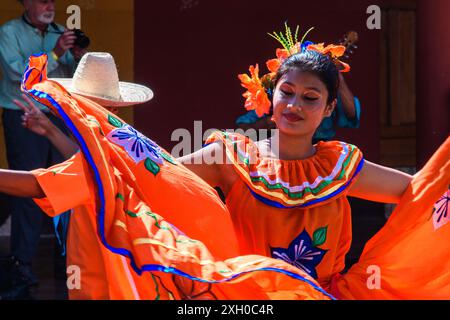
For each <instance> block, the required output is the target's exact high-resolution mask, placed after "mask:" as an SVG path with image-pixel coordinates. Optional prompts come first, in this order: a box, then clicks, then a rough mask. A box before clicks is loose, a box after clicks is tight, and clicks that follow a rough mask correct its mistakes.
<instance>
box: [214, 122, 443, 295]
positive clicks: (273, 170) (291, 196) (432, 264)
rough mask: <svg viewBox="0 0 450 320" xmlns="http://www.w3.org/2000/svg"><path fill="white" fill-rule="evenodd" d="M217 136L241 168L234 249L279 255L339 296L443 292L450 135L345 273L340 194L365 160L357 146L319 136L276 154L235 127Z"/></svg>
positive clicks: (348, 229)
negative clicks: (306, 146) (308, 152)
mask: <svg viewBox="0 0 450 320" xmlns="http://www.w3.org/2000/svg"><path fill="white" fill-rule="evenodd" d="M217 141H220V142H222V143H223V145H224V146H225V149H226V151H227V156H228V160H230V161H231V163H232V165H233V168H234V169H235V171H236V172H237V174H238V176H239V178H238V179H237V181H236V182H235V184H234V185H233V186H232V188H231V190H230V192H229V194H228V196H227V198H226V205H227V207H228V209H229V211H230V214H231V217H232V221H233V225H234V229H235V232H236V234H237V238H238V241H239V248H240V252H239V254H242V255H248V254H259V255H265V256H268V257H273V258H277V259H281V260H283V261H286V262H287V263H289V264H291V265H294V266H295V267H297V268H299V269H300V270H302V271H304V272H305V273H307V274H308V275H310V276H311V277H313V278H314V279H316V280H317V281H318V282H319V283H320V285H321V286H322V287H323V288H324V289H326V290H327V291H328V292H330V293H332V294H333V295H334V297H336V298H340V299H450V223H448V222H449V221H450V214H449V208H448V207H449V196H450V193H449V184H450V138H448V139H447V141H446V142H445V143H444V144H443V145H442V146H441V148H440V149H439V151H438V152H436V154H435V155H434V156H433V158H432V159H431V160H430V161H429V162H428V164H427V165H426V166H425V167H424V168H423V169H422V170H421V171H420V172H419V173H418V174H416V176H415V177H414V179H413V181H412V182H411V184H410V186H409V188H408V189H407V191H406V192H405V194H404V195H403V197H402V199H401V202H400V203H399V205H398V206H397V208H396V210H395V211H394V212H393V214H392V215H391V217H390V218H389V220H388V221H387V223H386V225H385V226H384V227H383V228H382V229H381V230H380V231H379V232H378V233H377V234H376V235H375V236H374V237H373V238H372V239H371V240H370V241H369V242H368V243H367V244H366V246H365V249H364V252H363V254H362V256H361V257H360V260H359V262H358V263H356V264H355V265H353V266H352V267H351V268H350V270H349V271H348V272H347V273H346V274H341V272H342V271H343V269H344V267H345V255H346V253H347V252H348V250H349V248H350V245H351V240H352V226H351V210H350V206H349V203H348V200H347V197H346V194H347V191H348V189H349V186H350V185H351V184H352V182H354V181H355V180H356V179H357V178H358V173H359V172H360V170H361V168H362V167H363V166H364V159H363V155H362V152H361V151H360V150H359V149H358V148H357V147H355V146H353V145H351V144H348V143H345V142H339V141H330V142H319V143H318V144H317V145H316V150H317V151H316V154H315V155H314V156H312V157H310V158H307V159H304V160H280V159H273V158H267V157H263V156H261V155H260V152H259V149H258V146H257V145H256V144H255V143H254V142H253V141H252V140H250V139H248V138H247V137H245V136H243V135H241V134H237V133H229V132H219V131H217V132H214V133H213V134H212V135H211V136H210V137H209V138H208V139H207V141H206V143H207V144H209V143H213V142H217ZM443 193H444V195H442V194H443Z"/></svg>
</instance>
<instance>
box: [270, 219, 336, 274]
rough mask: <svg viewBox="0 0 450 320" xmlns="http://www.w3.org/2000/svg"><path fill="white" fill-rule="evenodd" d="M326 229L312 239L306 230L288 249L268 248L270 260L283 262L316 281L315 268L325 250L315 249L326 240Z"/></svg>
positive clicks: (320, 229)
mask: <svg viewBox="0 0 450 320" xmlns="http://www.w3.org/2000/svg"><path fill="white" fill-rule="evenodd" d="M326 233H327V227H324V228H319V229H317V230H316V231H315V232H314V235H313V239H311V237H310V236H309V234H308V233H307V232H306V230H303V232H302V233H300V235H298V236H297V238H295V239H294V240H293V241H292V242H291V244H290V245H289V247H288V248H270V250H271V256H272V258H276V259H280V260H283V261H285V262H287V263H289V264H291V265H293V266H294V267H297V268H299V269H301V270H303V271H305V272H306V273H308V274H309V275H310V276H311V277H313V278H314V279H317V271H316V267H317V266H318V264H319V263H320V262H321V261H322V259H323V257H324V255H325V253H327V250H324V249H320V248H317V246H318V245H321V244H323V243H324V242H325V240H326Z"/></svg>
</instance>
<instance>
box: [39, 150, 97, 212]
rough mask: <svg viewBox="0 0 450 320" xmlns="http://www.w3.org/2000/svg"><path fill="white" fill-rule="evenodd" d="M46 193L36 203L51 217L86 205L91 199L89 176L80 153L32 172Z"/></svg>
mask: <svg viewBox="0 0 450 320" xmlns="http://www.w3.org/2000/svg"><path fill="white" fill-rule="evenodd" d="M31 173H32V174H33V175H34V176H35V177H36V179H37V181H38V183H39V185H40V186H41V188H42V190H43V191H44V194H45V197H44V198H40V199H37V198H34V199H33V200H34V202H35V203H36V204H37V205H38V206H39V207H40V208H41V209H42V210H43V211H44V212H45V213H46V214H47V215H49V216H51V217H54V216H57V215H59V214H61V213H63V212H65V211H67V210H70V209H73V208H75V207H78V206H80V205H83V204H86V203H88V202H89V200H90V199H91V195H90V191H89V190H90V188H89V185H88V182H87V179H86V175H87V174H89V171H87V167H86V166H85V164H84V158H83V156H82V154H81V153H80V152H78V153H76V154H75V155H74V156H72V158H70V159H68V160H67V161H64V162H62V163H59V164H57V165H54V166H52V167H50V168H48V169H36V170H33V171H31Z"/></svg>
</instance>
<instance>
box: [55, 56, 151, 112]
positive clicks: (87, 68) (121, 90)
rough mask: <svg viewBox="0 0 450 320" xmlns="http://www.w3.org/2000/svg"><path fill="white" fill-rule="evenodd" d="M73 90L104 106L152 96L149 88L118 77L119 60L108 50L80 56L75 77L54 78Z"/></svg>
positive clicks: (70, 90) (140, 100) (120, 104)
mask: <svg viewBox="0 0 450 320" xmlns="http://www.w3.org/2000/svg"><path fill="white" fill-rule="evenodd" d="M51 80H54V81H57V82H59V83H60V84H61V85H62V86H63V87H64V88H66V89H67V90H68V91H69V92H71V93H76V94H79V95H82V96H84V97H86V98H88V99H90V100H93V101H95V102H97V103H99V104H100V105H102V106H105V107H126V106H130V105H135V104H141V103H145V102H147V101H149V100H150V99H152V98H153V92H152V90H150V89H149V88H147V87H145V86H142V85H139V84H135V83H130V82H123V81H119V75H118V72H117V67H116V63H115V62H114V58H113V57H112V55H111V54H109V53H106V52H88V53H86V54H85V55H84V56H83V57H82V58H81V60H80V62H79V64H78V67H77V70H76V71H75V74H74V76H73V78H52V79H51Z"/></svg>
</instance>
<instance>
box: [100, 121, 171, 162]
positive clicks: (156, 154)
mask: <svg viewBox="0 0 450 320" xmlns="http://www.w3.org/2000/svg"><path fill="white" fill-rule="evenodd" d="M107 138H108V140H109V141H111V142H113V143H115V144H117V145H119V146H122V147H124V148H125V150H126V151H127V153H128V155H129V156H130V157H131V158H133V160H134V162H136V163H139V162H141V161H142V160H145V159H147V158H150V159H151V160H153V161H154V162H155V163H157V164H162V163H163V158H162V157H161V154H160V153H161V148H160V147H159V146H158V145H157V144H156V143H154V142H153V141H152V140H150V139H149V138H147V137H146V136H144V135H143V134H142V133H140V132H139V131H137V130H136V129H134V128H133V127H131V126H129V125H124V126H123V127H121V128H117V129H114V130H112V131H111V132H110V133H109V134H108V136H107Z"/></svg>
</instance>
